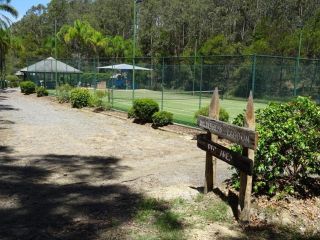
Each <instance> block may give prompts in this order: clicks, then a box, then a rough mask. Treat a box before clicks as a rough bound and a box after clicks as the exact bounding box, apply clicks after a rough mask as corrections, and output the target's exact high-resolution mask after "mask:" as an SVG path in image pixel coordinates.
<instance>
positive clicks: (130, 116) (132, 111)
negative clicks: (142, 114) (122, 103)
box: [128, 107, 136, 118]
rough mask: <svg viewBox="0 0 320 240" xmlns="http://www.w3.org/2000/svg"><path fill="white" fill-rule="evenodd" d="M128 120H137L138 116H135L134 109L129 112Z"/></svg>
mask: <svg viewBox="0 0 320 240" xmlns="http://www.w3.org/2000/svg"><path fill="white" fill-rule="evenodd" d="M128 118H136V115H135V114H134V109H133V107H132V108H130V109H129V111H128Z"/></svg>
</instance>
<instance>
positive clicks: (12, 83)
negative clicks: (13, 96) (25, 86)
mask: <svg viewBox="0 0 320 240" xmlns="http://www.w3.org/2000/svg"><path fill="white" fill-rule="evenodd" d="M6 80H7V81H8V87H10V88H16V87H18V86H19V80H20V79H19V78H18V77H17V76H15V75H8V76H6Z"/></svg>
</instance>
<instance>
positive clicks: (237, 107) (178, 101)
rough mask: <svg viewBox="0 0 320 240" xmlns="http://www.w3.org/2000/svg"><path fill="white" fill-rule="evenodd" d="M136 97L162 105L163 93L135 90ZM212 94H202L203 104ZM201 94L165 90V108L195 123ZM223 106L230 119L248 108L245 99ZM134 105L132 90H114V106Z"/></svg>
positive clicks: (258, 105)
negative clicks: (150, 99) (148, 99)
mask: <svg viewBox="0 0 320 240" xmlns="http://www.w3.org/2000/svg"><path fill="white" fill-rule="evenodd" d="M135 98H152V99H154V100H155V101H157V102H158V104H159V106H160V107H161V106H162V105H161V102H162V101H161V99H162V94H161V92H160V91H152V90H145V89H138V90H135ZM210 99H211V96H210V95H202V96H201V106H206V105H208V104H209V103H210ZM199 103H200V96H198V95H195V96H192V95H191V94H184V93H177V92H164V95H163V110H165V111H169V112H172V113H173V114H174V121H175V122H178V123H184V124H188V125H194V123H195V119H194V117H193V116H194V113H195V112H196V111H197V110H198V109H199V105H200V104H199ZM220 104H221V106H222V107H223V108H225V109H226V110H227V112H228V113H229V115H230V120H232V119H233V118H235V117H236V116H237V115H238V114H239V113H241V112H242V111H243V109H245V108H246V104H247V103H246V101H244V100H229V99H224V100H221V101H220ZM131 105H132V91H131V90H114V92H113V108H115V109H120V110H124V111H127V110H128V109H129V108H130V107H131ZM265 106H266V103H255V108H256V109H259V108H264V107H265Z"/></svg>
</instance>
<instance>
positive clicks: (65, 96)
mask: <svg viewBox="0 0 320 240" xmlns="http://www.w3.org/2000/svg"><path fill="white" fill-rule="evenodd" d="M72 89H73V88H72V87H71V86H70V85H69V84H63V85H61V86H59V87H58V88H57V99H58V101H59V103H64V102H69V101H70V93H71V90H72Z"/></svg>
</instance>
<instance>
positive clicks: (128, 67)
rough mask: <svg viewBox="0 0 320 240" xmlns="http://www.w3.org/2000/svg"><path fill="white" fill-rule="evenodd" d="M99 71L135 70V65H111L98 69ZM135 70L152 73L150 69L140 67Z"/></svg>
mask: <svg viewBox="0 0 320 240" xmlns="http://www.w3.org/2000/svg"><path fill="white" fill-rule="evenodd" d="M98 68H99V69H113V70H133V65H130V64H118V65H110V66H104V67H98ZM134 70H141V71H152V69H150V68H143V67H139V66H134Z"/></svg>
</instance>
